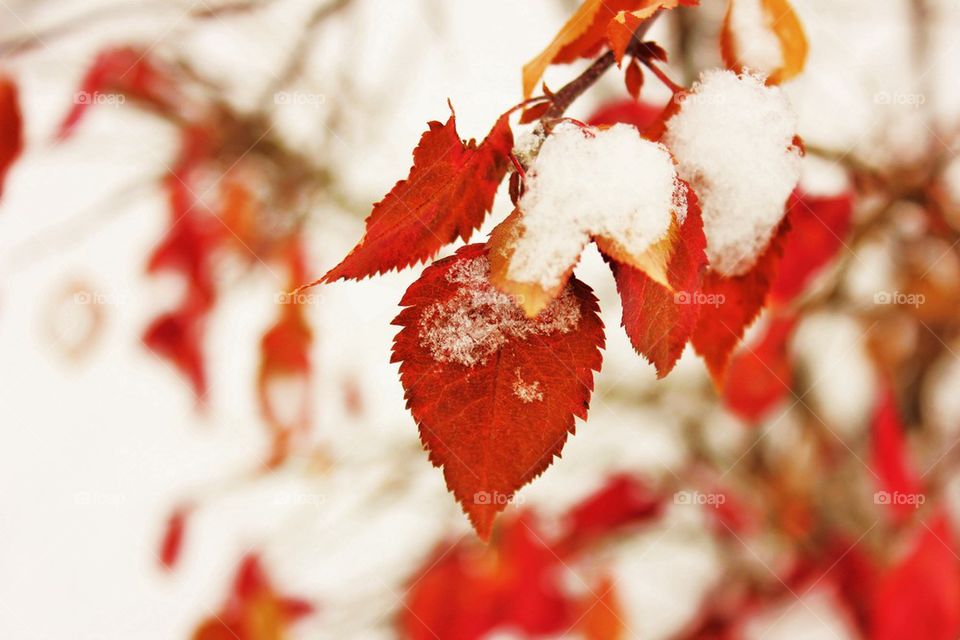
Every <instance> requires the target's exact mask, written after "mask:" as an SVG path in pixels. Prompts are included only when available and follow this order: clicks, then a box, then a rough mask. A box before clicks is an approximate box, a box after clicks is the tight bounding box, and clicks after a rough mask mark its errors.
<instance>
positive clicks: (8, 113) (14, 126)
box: [0, 76, 23, 195]
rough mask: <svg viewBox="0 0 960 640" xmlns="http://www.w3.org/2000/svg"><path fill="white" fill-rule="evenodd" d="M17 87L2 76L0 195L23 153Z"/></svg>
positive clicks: (0, 95) (0, 77)
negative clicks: (8, 173)
mask: <svg viewBox="0 0 960 640" xmlns="http://www.w3.org/2000/svg"><path fill="white" fill-rule="evenodd" d="M18 93H19V92H18V91H17V85H16V84H14V82H13V80H11V79H9V78H7V77H5V76H0V195H2V194H3V183H4V179H5V178H6V176H7V171H9V170H10V166H11V165H12V164H13V162H14V161H15V160H16V159H17V158H18V157H19V156H20V152H21V151H23V119H22V117H21V115H20V102H19V98H18Z"/></svg>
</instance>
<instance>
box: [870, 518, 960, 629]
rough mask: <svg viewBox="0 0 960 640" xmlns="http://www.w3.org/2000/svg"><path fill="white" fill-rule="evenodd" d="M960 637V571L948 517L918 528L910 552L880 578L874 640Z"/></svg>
mask: <svg viewBox="0 0 960 640" xmlns="http://www.w3.org/2000/svg"><path fill="white" fill-rule="evenodd" d="M958 635H960V566H958V561H957V556H956V554H955V552H954V551H953V533H952V531H951V530H950V525H949V522H948V520H947V517H946V516H945V515H942V514H941V515H938V516H936V517H935V518H933V519H932V520H931V522H930V524H924V525H923V527H922V528H920V529H918V531H917V536H916V538H915V539H914V541H913V543H912V546H911V549H910V551H909V553H908V554H907V555H906V556H905V557H904V558H903V559H901V560H900V561H899V562H897V563H896V564H895V565H894V566H893V567H891V568H890V569H889V570H888V571H887V572H886V574H885V575H883V576H882V577H881V579H880V582H879V584H878V585H877V589H876V597H875V601H874V605H873V624H872V629H871V634H870V638H871V640H907V639H908V638H909V639H912V638H923V639H924V640H955V638H957V637H958Z"/></svg>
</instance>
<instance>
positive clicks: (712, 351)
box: [690, 218, 790, 387]
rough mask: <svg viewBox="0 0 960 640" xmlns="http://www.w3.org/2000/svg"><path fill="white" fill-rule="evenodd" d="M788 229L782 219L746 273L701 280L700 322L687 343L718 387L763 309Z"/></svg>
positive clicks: (710, 275) (712, 273) (711, 273)
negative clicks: (735, 353)
mask: <svg viewBox="0 0 960 640" xmlns="http://www.w3.org/2000/svg"><path fill="white" fill-rule="evenodd" d="M789 229H790V223H789V220H788V219H786V218H785V219H784V220H783V221H782V222H781V223H780V227H779V228H778V229H777V231H776V234H775V235H774V237H773V239H772V240H771V241H770V244H769V245H768V246H767V249H766V251H764V252H763V254H761V255H760V257H759V258H758V259H757V262H756V264H755V265H754V266H753V269H751V270H750V271H748V272H747V273H745V274H743V275H740V276H735V277H725V276H722V275H720V274H718V273H717V272H715V271H707V273H706V275H705V276H704V279H703V286H702V288H701V296H700V297H701V308H700V318H699V320H698V321H697V326H696V328H695V329H694V331H693V335H692V336H691V337H690V343H691V344H692V345H693V348H694V349H695V350H696V352H697V353H698V354H700V356H701V357H702V358H703V359H704V361H705V362H706V364H707V369H709V370H710V375H711V376H712V377H713V381H714V383H715V384H716V385H717V386H718V387H722V385H723V380H724V372H725V371H726V368H727V362H728V360H729V358H730V354H731V352H733V349H734V347H736V346H737V344H738V343H739V342H740V339H741V338H743V334H744V332H745V331H746V329H747V327H748V326H750V324H751V323H752V322H753V321H754V320H756V318H757V316H758V315H759V314H760V310H761V309H763V305H764V303H765V302H766V299H767V293H768V292H769V291H770V287H771V285H772V284H773V281H774V278H775V277H776V273H777V266H778V264H779V262H780V257H781V256H782V255H783V244H784V242H785V240H786V236H787V235H788V233H789Z"/></svg>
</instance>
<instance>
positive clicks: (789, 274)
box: [770, 191, 853, 304]
mask: <svg viewBox="0 0 960 640" xmlns="http://www.w3.org/2000/svg"><path fill="white" fill-rule="evenodd" d="M852 214H853V198H852V195H851V194H849V193H845V194H843V195H839V196H826V197H824V196H811V195H807V194H804V193H801V192H798V191H794V192H793V194H791V196H790V202H789V203H788V205H787V217H788V219H789V220H790V235H789V236H787V239H786V242H785V243H784V247H783V259H782V260H781V261H780V268H779V269H778V272H777V279H776V281H775V282H774V284H773V288H772V289H771V290H770V299H771V301H772V302H774V303H776V304H786V303H788V302H790V301H791V300H793V299H794V298H795V297H797V296H798V295H799V294H800V293H802V292H803V290H804V289H805V288H806V287H807V285H808V284H809V282H810V280H812V279H813V276H815V275H816V274H817V273H818V272H819V271H820V270H821V269H822V268H823V266H824V265H826V264H828V263H829V262H830V261H831V260H832V259H833V258H834V256H836V255H837V252H838V251H839V250H840V247H841V246H843V242H844V238H846V236H847V232H848V231H849V230H850V217H851V215H852Z"/></svg>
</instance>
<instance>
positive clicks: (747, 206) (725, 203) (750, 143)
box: [665, 70, 800, 276]
mask: <svg viewBox="0 0 960 640" xmlns="http://www.w3.org/2000/svg"><path fill="white" fill-rule="evenodd" d="M796 129H797V119H796V116H795V115H794V113H793V111H792V110H791V108H790V104H789V102H788V101H787V98H786V96H785V94H784V93H783V91H782V90H781V89H780V88H779V87H768V86H766V85H765V84H764V81H763V78H762V77H760V76H755V75H751V74H742V75H737V74H735V73H733V72H731V71H721V70H710V71H707V72H705V73H704V74H703V75H701V77H700V80H699V82H697V83H696V84H695V85H694V87H693V90H692V92H691V93H690V94H689V95H688V96H687V97H686V99H685V100H684V102H683V104H682V106H681V107H680V110H679V112H678V113H677V115H675V116H674V117H673V118H671V119H670V120H669V121H668V122H667V133H666V136H665V140H666V143H667V146H669V147H670V150H671V151H672V152H673V155H674V157H675V158H676V160H677V165H678V171H679V173H680V177H681V178H683V179H684V180H686V181H687V182H689V183H690V185H691V186H692V187H693V190H694V191H696V193H697V195H698V196H699V197H700V208H701V210H702V212H703V227H704V232H705V233H706V236H707V257H708V258H709V259H710V266H711V268H712V269H714V270H715V271H718V272H720V273H721V274H723V275H726V276H736V275H741V274H743V273H746V272H747V271H749V270H750V268H751V267H752V266H753V265H754V263H755V262H756V259H757V257H758V256H759V255H760V254H761V253H762V252H763V250H764V249H765V248H766V246H767V244H768V243H769V241H770V238H771V237H772V236H773V232H774V230H775V229H776V227H777V225H778V224H779V223H780V220H781V219H782V218H783V215H784V205H785V204H786V201H787V198H788V196H789V195H790V192H791V191H792V190H793V188H794V186H796V184H797V180H798V179H799V176H800V150H799V149H797V148H796V147H795V146H793V138H794V136H795V135H796Z"/></svg>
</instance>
